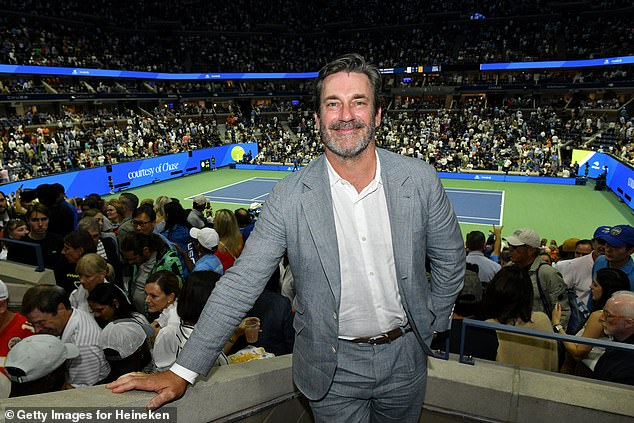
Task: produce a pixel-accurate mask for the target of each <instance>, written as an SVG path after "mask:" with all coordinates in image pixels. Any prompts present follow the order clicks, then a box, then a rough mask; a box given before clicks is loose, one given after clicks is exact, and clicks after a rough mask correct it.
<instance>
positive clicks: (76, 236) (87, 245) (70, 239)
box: [64, 229, 97, 254]
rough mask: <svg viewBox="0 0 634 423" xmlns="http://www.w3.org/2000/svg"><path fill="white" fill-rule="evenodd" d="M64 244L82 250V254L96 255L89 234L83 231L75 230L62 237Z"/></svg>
mask: <svg viewBox="0 0 634 423" xmlns="http://www.w3.org/2000/svg"><path fill="white" fill-rule="evenodd" d="M64 244H66V245H70V246H71V247H73V248H82V249H83V250H84V254H88V253H96V252H97V246H96V245H95V241H94V240H93V239H92V237H91V236H90V234H89V233H88V232H86V231H84V230H81V229H80V230H77V231H73V232H70V233H69V234H68V235H66V236H65V237H64Z"/></svg>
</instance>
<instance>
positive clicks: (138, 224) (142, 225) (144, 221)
mask: <svg viewBox="0 0 634 423" xmlns="http://www.w3.org/2000/svg"><path fill="white" fill-rule="evenodd" d="M163 223H165V222H163ZM132 225H133V226H134V231H135V232H139V233H142V234H145V235H151V234H157V235H158V236H160V237H161V239H162V240H163V242H165V243H166V244H167V245H168V246H169V247H170V248H171V249H175V247H174V243H172V241H170V240H169V239H167V237H165V235H163V234H161V233H157V232H156V212H155V211H154V208H152V207H150V206H148V205H143V206H141V207H139V208H137V209H134V213H132Z"/></svg>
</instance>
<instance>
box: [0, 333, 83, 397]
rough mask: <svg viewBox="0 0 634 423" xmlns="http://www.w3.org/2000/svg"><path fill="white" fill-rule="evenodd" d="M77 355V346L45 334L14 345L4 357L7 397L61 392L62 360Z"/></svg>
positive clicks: (64, 369)
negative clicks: (7, 384) (5, 357)
mask: <svg viewBox="0 0 634 423" xmlns="http://www.w3.org/2000/svg"><path fill="white" fill-rule="evenodd" d="M78 356H79V347H77V345H75V344H71V343H64V342H62V340H60V339H59V338H58V337H56V336H54V335H48V334H38V335H33V336H30V337H28V338H26V339H23V340H22V341H20V342H18V343H17V344H16V345H15V346H14V347H13V348H12V349H11V351H9V354H8V355H7V359H6V362H5V369H6V371H7V376H8V378H9V379H10V380H11V394H10V395H9V396H10V397H20V396H25V395H35V394H43V393H45V392H55V391H61V390H62V389H63V387H64V383H65V382H66V366H65V365H64V364H65V363H66V360H69V359H73V358H76V357H78Z"/></svg>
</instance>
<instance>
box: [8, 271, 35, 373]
mask: <svg viewBox="0 0 634 423" xmlns="http://www.w3.org/2000/svg"><path fill="white" fill-rule="evenodd" d="M34 333H35V329H33V326H31V324H30V323H29V322H27V321H26V317H24V316H23V315H21V314H20V313H17V312H14V311H11V310H9V290H8V289H7V286H6V285H5V283H4V282H2V280H0V372H2V373H4V374H5V375H6V372H5V370H4V362H5V360H6V358H7V355H8V354H9V350H10V349H11V348H13V346H14V345H15V344H17V343H18V342H20V341H21V340H22V339H24V338H26V337H28V336H31V335H33V334H34Z"/></svg>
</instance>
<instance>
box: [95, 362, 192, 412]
mask: <svg viewBox="0 0 634 423" xmlns="http://www.w3.org/2000/svg"><path fill="white" fill-rule="evenodd" d="M106 388H108V389H110V390H112V392H113V393H115V394H119V393H121V392H126V391H130V390H132V389H140V390H142V391H154V392H156V393H157V394H158V395H156V396H155V397H154V398H152V399H151V400H150V402H148V403H147V406H146V407H147V409H148V410H156V409H157V408H159V407H161V406H163V405H164V404H166V403H168V402H171V401H174V400H176V399H178V398H180V397H182V396H183V394H185V391H186V390H187V381H186V380H185V379H183V378H181V377H180V376H178V375H176V373H173V372H171V371H169V370H168V371H166V372H163V373H156V374H146V373H140V372H134V373H128V374H125V375H123V376H121V377H120V378H119V379H117V380H115V381H114V382H111V383H109V384H107V385H106Z"/></svg>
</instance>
